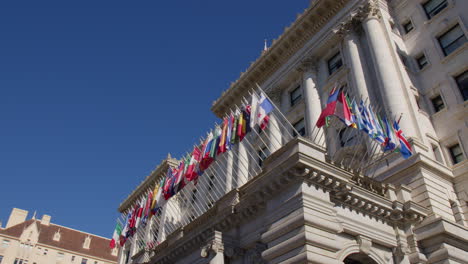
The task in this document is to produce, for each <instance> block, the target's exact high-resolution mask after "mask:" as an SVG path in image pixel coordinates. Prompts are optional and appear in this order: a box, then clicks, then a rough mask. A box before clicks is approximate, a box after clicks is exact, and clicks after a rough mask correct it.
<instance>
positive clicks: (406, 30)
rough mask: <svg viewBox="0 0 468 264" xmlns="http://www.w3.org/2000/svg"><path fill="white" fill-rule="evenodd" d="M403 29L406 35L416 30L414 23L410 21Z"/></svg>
mask: <svg viewBox="0 0 468 264" xmlns="http://www.w3.org/2000/svg"><path fill="white" fill-rule="evenodd" d="M403 29H404V30H405V33H406V34H407V33H409V32H410V31H411V30H413V29H414V27H413V23H411V20H408V21H407V22H405V23H404V24H403Z"/></svg>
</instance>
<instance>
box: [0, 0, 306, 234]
mask: <svg viewBox="0 0 468 264" xmlns="http://www.w3.org/2000/svg"><path fill="white" fill-rule="evenodd" d="M308 4H309V0H295V1H286V0H283V1H271V0H257V1H247V0H238V1H219V0H205V1H189V0H186V1H101V0H98V1H96V0H94V1H1V2H0V186H1V187H0V220H1V221H2V222H3V226H5V224H6V221H7V219H8V215H9V214H10V211H11V209H12V208H13V207H18V208H22V209H26V210H28V211H30V215H29V217H31V216H32V212H33V211H35V210H37V212H38V216H39V217H41V216H42V215H43V214H49V215H51V216H52V222H54V223H57V224H60V225H64V226H68V227H72V228H76V229H79V230H83V231H87V232H91V233H95V234H98V235H102V236H106V237H110V236H111V235H112V232H113V228H114V225H115V218H116V217H117V216H118V213H117V209H116V208H117V207H118V205H119V204H120V202H121V201H122V200H123V199H124V198H125V197H127V195H128V194H129V193H130V192H131V191H132V190H133V188H134V187H136V186H137V185H138V184H139V183H140V182H141V181H142V180H143V179H144V178H145V177H146V176H147V175H148V174H149V173H150V172H151V171H152V170H153V169H154V168H155V166H156V165H157V164H158V163H159V162H160V161H161V160H162V159H164V158H165V157H166V155H167V153H169V152H170V153H171V154H173V156H174V157H177V158H179V157H180V156H181V154H183V153H184V152H186V151H187V150H189V149H190V148H191V146H193V143H194V142H196V141H197V140H198V138H199V136H201V135H204V133H205V132H206V131H207V130H208V129H209V128H210V127H212V126H213V123H214V121H216V120H217V119H216V117H215V116H214V115H213V114H212V113H211V111H210V106H211V103H212V102H213V101H214V100H215V99H216V98H218V97H219V95H220V94H221V91H223V90H225V89H227V88H228V87H229V84H230V82H232V81H235V80H236V79H237V78H238V77H239V73H240V72H241V71H244V70H245V69H246V68H247V67H248V65H249V64H250V62H251V61H253V60H255V59H256V58H257V57H258V56H259V54H260V52H261V50H262V48H263V40H264V39H265V38H266V39H268V40H269V43H270V42H271V39H273V38H277V37H278V36H279V35H280V34H281V33H282V32H283V29H284V27H286V26H288V25H290V24H291V22H293V21H294V20H295V18H296V15H297V14H298V13H302V12H303V10H304V8H306V7H307V6H308Z"/></svg>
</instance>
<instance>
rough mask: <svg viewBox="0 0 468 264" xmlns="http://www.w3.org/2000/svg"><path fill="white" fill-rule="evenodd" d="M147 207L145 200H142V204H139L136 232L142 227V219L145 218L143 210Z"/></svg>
mask: <svg viewBox="0 0 468 264" xmlns="http://www.w3.org/2000/svg"><path fill="white" fill-rule="evenodd" d="M144 207H145V198H141V200H140V203H139V204H138V210H137V215H136V221H135V230H136V229H138V227H139V226H140V222H141V218H142V216H143V209H144Z"/></svg>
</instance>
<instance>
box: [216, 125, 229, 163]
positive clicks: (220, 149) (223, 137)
mask: <svg viewBox="0 0 468 264" xmlns="http://www.w3.org/2000/svg"><path fill="white" fill-rule="evenodd" d="M228 119H229V118H228V117H225V118H224V120H223V129H222V130H221V135H220V137H219V144H218V154H220V153H224V152H226V137H227V130H228V123H229V120H228Z"/></svg>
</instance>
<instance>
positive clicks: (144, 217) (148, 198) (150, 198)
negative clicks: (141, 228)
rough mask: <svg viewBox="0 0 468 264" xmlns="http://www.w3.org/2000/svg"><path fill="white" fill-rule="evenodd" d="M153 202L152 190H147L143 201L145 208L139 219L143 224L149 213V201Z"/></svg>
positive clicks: (146, 220)
mask: <svg viewBox="0 0 468 264" xmlns="http://www.w3.org/2000/svg"><path fill="white" fill-rule="evenodd" d="M152 202H153V191H152V190H151V191H149V192H148V195H147V197H146V201H145V209H144V210H143V219H142V220H141V221H142V222H143V224H145V225H146V223H147V222H148V218H149V216H150V213H151V203H152Z"/></svg>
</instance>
